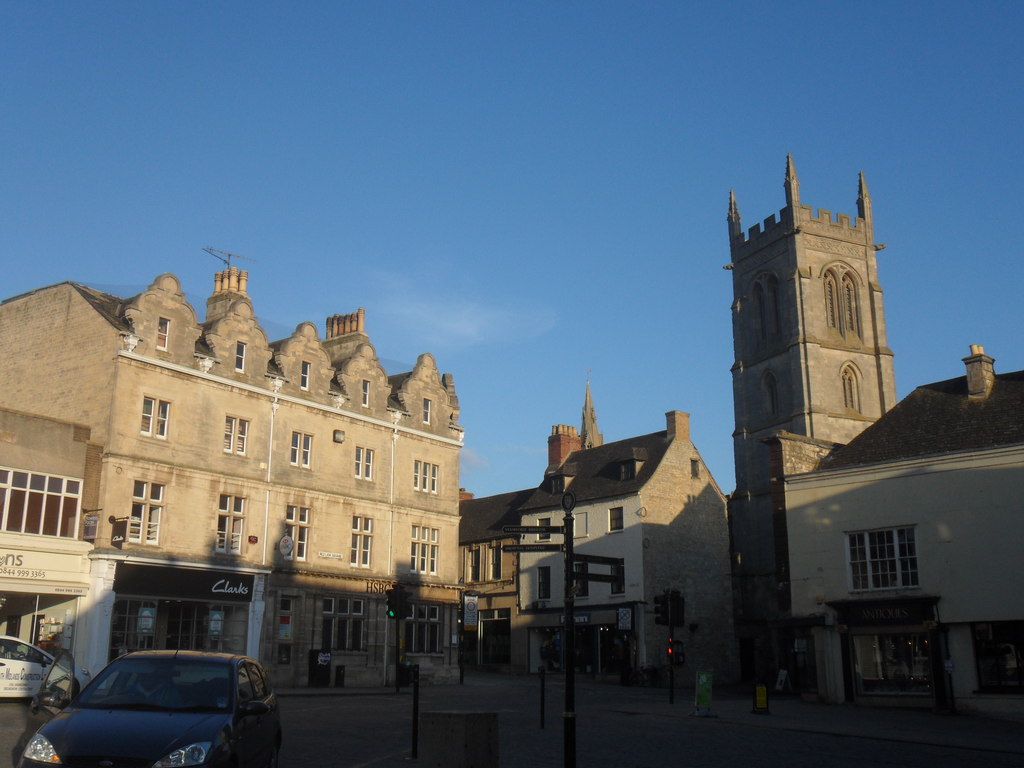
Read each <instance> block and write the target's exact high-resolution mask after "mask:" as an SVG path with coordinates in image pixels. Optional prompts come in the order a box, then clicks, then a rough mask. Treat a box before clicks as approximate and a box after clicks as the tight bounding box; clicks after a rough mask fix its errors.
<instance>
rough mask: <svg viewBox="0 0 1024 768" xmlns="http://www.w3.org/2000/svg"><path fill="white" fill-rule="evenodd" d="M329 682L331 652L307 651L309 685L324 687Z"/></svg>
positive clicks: (324, 650)
mask: <svg viewBox="0 0 1024 768" xmlns="http://www.w3.org/2000/svg"><path fill="white" fill-rule="evenodd" d="M330 684H331V652H330V651H329V650H326V649H323V650H319V651H318V650H311V651H310V652H309V687H310V688H326V687H327V686H329V685H330Z"/></svg>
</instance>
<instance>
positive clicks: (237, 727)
mask: <svg viewBox="0 0 1024 768" xmlns="http://www.w3.org/2000/svg"><path fill="white" fill-rule="evenodd" d="M29 713H30V716H29V726H28V729H27V730H26V735H27V734H29V733H31V732H32V731H33V730H35V728H36V727H38V730H37V731H35V732H34V733H33V734H32V735H31V736H29V737H28V738H27V743H26V745H25V748H24V750H23V751H22V755H21V761H20V762H19V766H21V767H22V768H36V766H44V765H64V766H69V767H70V768H75V767H76V766H83V767H84V766H88V767H89V768H100V767H102V768H136V767H138V768H143V767H145V768H172V766H173V767H174V768H178V767H179V766H221V765H223V766H228V765H230V766H238V768H246V767H248V766H253V767H258V768H264V767H266V768H276V766H277V761H278V753H279V751H280V749H281V718H280V714H279V712H278V707H277V699H276V697H275V696H274V693H273V691H272V690H271V688H270V683H269V681H268V680H267V675H266V672H265V671H264V670H263V668H262V667H261V666H260V665H259V663H257V662H256V661H254V660H253V659H250V658H248V657H246V656H236V655H232V654H226V653H205V652H199V651H139V652H135V653H129V654H127V655H125V656H122V657H120V658H118V659H115V660H114V661H112V662H111V663H110V664H108V665H107V667H106V668H105V669H103V671H102V672H100V673H99V674H98V675H97V676H96V678H95V679H94V680H93V681H92V682H91V683H90V684H89V685H88V686H86V687H85V688H84V689H83V690H82V691H81V693H79V694H78V695H77V696H76V697H74V698H73V699H71V700H70V701H69V700H68V696H67V693H66V692H64V691H62V690H60V689H56V688H54V689H47V688H44V689H43V690H40V692H39V693H38V694H37V695H36V696H35V698H33V700H32V703H31V704H30V705H29ZM40 723H42V725H40Z"/></svg>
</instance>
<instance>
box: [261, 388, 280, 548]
mask: <svg viewBox="0 0 1024 768" xmlns="http://www.w3.org/2000/svg"><path fill="white" fill-rule="evenodd" d="M283 383H284V382H282V381H281V379H271V380H270V388H271V389H272V390H273V391H274V399H273V400H272V401H271V403H270V439H269V440H268V441H267V474H266V488H265V489H264V491H263V559H262V562H261V563H260V564H261V565H266V564H267V540H268V539H269V538H270V472H271V468H272V467H273V462H274V422H275V420H276V417H277V409H278V408H280V407H281V403H280V398H278V396H277V393H278V392H280V391H281V385H282V384H283Z"/></svg>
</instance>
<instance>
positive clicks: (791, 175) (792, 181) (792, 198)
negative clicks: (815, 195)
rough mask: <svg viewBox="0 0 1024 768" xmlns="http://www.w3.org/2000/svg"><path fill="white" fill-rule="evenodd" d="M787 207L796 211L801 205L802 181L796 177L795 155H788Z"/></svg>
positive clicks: (785, 185)
mask: <svg viewBox="0 0 1024 768" xmlns="http://www.w3.org/2000/svg"><path fill="white" fill-rule="evenodd" d="M783 186H784V187H785V188H786V207H787V208H791V209H794V212H795V209H796V206H798V205H800V180H799V179H797V177H796V164H795V163H794V162H793V155H786V182H785V184H784V185H783Z"/></svg>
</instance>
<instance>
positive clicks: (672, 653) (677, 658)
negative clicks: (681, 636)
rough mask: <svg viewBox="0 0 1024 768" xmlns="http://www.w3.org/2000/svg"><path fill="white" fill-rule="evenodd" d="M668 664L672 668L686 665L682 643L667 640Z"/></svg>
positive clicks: (680, 641)
mask: <svg viewBox="0 0 1024 768" xmlns="http://www.w3.org/2000/svg"><path fill="white" fill-rule="evenodd" d="M668 663H669V664H671V665H672V666H673V667H680V666H682V665H683V664H685V663H686V654H685V653H684V652H683V641H682V640H674V639H672V638H671V637H670V638H669V639H668Z"/></svg>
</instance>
